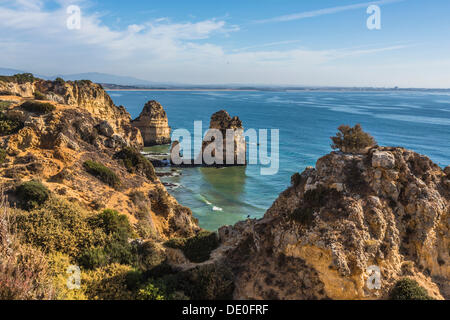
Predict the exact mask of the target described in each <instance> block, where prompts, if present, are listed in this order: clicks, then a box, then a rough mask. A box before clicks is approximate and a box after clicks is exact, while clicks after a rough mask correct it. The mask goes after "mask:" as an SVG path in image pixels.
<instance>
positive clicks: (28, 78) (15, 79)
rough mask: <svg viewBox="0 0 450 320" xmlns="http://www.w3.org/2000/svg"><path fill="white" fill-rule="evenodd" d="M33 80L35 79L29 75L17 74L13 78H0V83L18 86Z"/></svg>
mask: <svg viewBox="0 0 450 320" xmlns="http://www.w3.org/2000/svg"><path fill="white" fill-rule="evenodd" d="M35 79H36V78H35V77H34V76H33V74H31V73H19V74H15V75H13V76H0V81H5V82H15V83H18V84H24V83H27V82H33V81H34V80H35Z"/></svg>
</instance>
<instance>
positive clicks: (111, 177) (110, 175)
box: [83, 160, 120, 188]
mask: <svg viewBox="0 0 450 320" xmlns="http://www.w3.org/2000/svg"><path fill="white" fill-rule="evenodd" d="M83 167H84V168H85V169H86V171H87V172H89V173H90V174H92V175H93V176H95V177H97V178H98V179H99V180H101V181H103V182H104V183H106V184H107V185H109V186H110V187H113V188H119V187H120V179H119V177H118V176H117V175H116V174H115V172H114V171H112V170H111V169H109V168H108V167H106V166H104V165H103V164H101V163H98V162H95V161H91V160H88V161H85V162H84V163H83Z"/></svg>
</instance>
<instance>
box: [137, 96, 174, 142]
mask: <svg viewBox="0 0 450 320" xmlns="http://www.w3.org/2000/svg"><path fill="white" fill-rule="evenodd" d="M132 124H133V127H135V128H138V129H139V130H140V132H141V134H142V136H143V138H144V145H145V146H146V147H147V146H154V145H163V144H170V142H171V139H170V127H169V122H168V120H167V114H166V112H165V111H164V108H163V107H162V106H161V104H159V103H158V102H156V101H149V102H147V103H146V104H145V106H144V109H143V110H142V112H141V114H140V116H139V117H138V118H137V119H135V120H133V122H132Z"/></svg>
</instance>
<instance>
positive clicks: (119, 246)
mask: <svg viewBox="0 0 450 320" xmlns="http://www.w3.org/2000/svg"><path fill="white" fill-rule="evenodd" d="M88 221H89V225H90V226H91V228H93V229H95V228H98V229H100V230H102V232H104V233H105V234H106V235H107V236H108V238H107V241H106V244H105V246H104V253H105V255H106V256H107V258H108V261H109V262H110V263H111V262H116V263H120V264H129V265H135V264H136V263H137V260H138V258H137V248H136V247H135V246H133V245H132V244H130V243H129V239H130V238H131V237H133V236H134V235H133V229H132V227H131V224H130V222H129V221H128V218H127V216H125V215H122V214H119V213H118V212H117V211H114V210H109V209H107V210H104V211H103V212H101V213H99V214H98V215H96V216H94V217H91V218H89V220H88Z"/></svg>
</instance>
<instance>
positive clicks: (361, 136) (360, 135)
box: [331, 124, 377, 152]
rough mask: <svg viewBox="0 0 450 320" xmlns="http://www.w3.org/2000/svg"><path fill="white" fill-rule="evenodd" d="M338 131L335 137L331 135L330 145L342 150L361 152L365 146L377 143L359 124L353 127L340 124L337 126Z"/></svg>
mask: <svg viewBox="0 0 450 320" xmlns="http://www.w3.org/2000/svg"><path fill="white" fill-rule="evenodd" d="M338 130H339V132H338V133H337V134H336V136H335V137H331V140H332V141H333V144H332V145H331V147H332V148H333V149H334V150H335V149H339V150H341V151H342V152H361V151H363V150H364V149H366V148H369V147H373V146H375V145H376V144H377V142H376V141H375V139H374V138H373V137H372V136H371V135H370V134H368V133H366V132H364V131H363V129H362V127H361V125H360V124H357V125H355V126H354V127H353V128H352V127H349V126H346V125H342V126H340V127H339V128H338Z"/></svg>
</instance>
